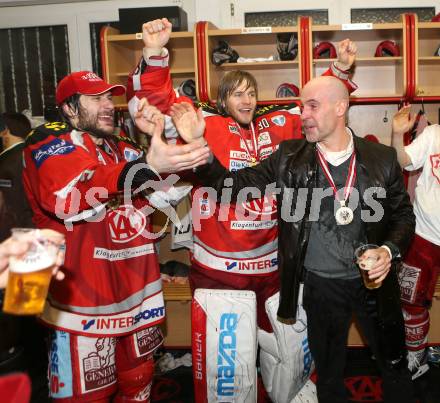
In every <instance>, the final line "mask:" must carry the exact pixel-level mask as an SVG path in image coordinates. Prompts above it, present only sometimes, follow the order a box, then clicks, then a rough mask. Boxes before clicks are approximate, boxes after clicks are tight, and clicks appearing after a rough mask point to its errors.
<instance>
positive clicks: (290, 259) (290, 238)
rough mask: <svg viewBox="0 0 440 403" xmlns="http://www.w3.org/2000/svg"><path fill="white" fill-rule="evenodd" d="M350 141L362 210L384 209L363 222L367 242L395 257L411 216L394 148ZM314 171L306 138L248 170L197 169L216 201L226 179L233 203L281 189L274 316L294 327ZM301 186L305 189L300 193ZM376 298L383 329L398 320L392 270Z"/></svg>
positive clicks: (408, 234)
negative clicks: (254, 191) (251, 190)
mask: <svg viewBox="0 0 440 403" xmlns="http://www.w3.org/2000/svg"><path fill="white" fill-rule="evenodd" d="M353 138H354V147H355V151H356V158H357V168H356V169H357V181H358V188H359V193H360V206H361V209H362V210H363V211H370V212H373V211H374V208H373V209H372V208H371V207H373V206H374V205H375V203H379V204H380V206H382V208H383V211H384V214H383V217H382V218H381V219H380V220H376V221H377V222H366V223H365V225H366V228H365V233H366V235H367V239H368V242H369V243H374V244H378V245H383V244H386V245H388V246H389V247H390V249H391V250H392V253H393V257H398V256H399V255H400V254H402V255H403V254H404V253H405V251H406V249H407V248H408V246H409V244H410V242H411V239H412V236H413V234H414V228H415V216H414V213H413V209H412V205H411V204H410V200H409V197H408V194H407V192H406V190H405V186H404V182H403V176H402V172H401V168H400V166H399V164H398V162H397V155H396V152H395V150H394V149H393V148H392V147H388V146H385V145H382V144H377V143H373V142H369V141H367V140H364V139H362V138H359V137H356V136H353ZM317 168H318V166H317V158H316V145H315V144H312V143H308V142H307V141H306V140H289V141H285V142H282V143H281V144H280V147H279V149H278V150H277V151H276V152H275V153H274V154H272V155H271V156H270V157H269V158H267V159H266V160H264V161H262V162H261V163H260V164H259V165H257V166H255V167H252V168H245V169H242V170H240V171H237V172H228V171H227V170H226V169H225V168H224V167H223V166H222V165H221V164H220V163H219V162H218V161H217V160H216V159H215V158H214V161H213V162H212V163H210V164H207V165H205V166H203V167H201V168H199V169H198V170H197V175H198V176H199V178H200V179H201V181H202V183H204V184H205V185H209V186H212V187H214V188H215V189H216V190H217V192H219V193H218V197H219V198H220V196H221V193H220V192H221V189H222V188H223V187H224V180H225V179H226V178H233V185H232V198H233V199H236V198H237V196H238V193H239V191H240V189H242V188H244V187H256V188H258V189H259V190H260V191H261V192H262V194H264V192H265V189H266V185H268V184H273V183H275V185H276V188H277V189H280V192H279V193H278V194H277V202H278V231H279V234H278V267H279V270H280V278H281V281H280V305H279V309H278V317H279V320H280V321H282V322H285V323H294V322H295V319H296V311H297V306H298V292H299V283H300V279H301V276H302V271H303V262H304V257H305V253H306V249H307V244H308V240H309V235H310V229H311V221H309V220H308V219H306V218H307V217H308V212H309V209H310V203H311V194H312V192H311V190H312V189H313V187H316V183H317V179H318V175H317ZM228 187H229V186H228ZM371 187H381V188H383V189H385V191H386V197H385V198H379V197H377V194H373V196H371V194H370V196H369V192H368V191H367V192H366V193H365V191H366V190H367V189H368V188H371ZM301 188H302V189H307V190H306V191H305V192H304V191H303V192H298V189H301ZM283 199H285V200H284V202H283ZM297 202H298V203H297ZM301 206H305V214H304V217H306V218H304V217H303V218H299V219H298V218H292V219H287V220H286V215H289V214H291V216H293V213H294V212H295V209H297V210H298V207H301ZM376 206H378V205H377V204H376ZM299 212H301V208H299ZM283 217H284V219H283ZM375 295H376V300H377V309H378V316H379V318H380V319H381V322H382V323H384V326H386V324H387V323H396V321H398V322H401V309H400V300H399V289H398V284H397V276H396V273H395V270H391V271H390V273H389V274H388V276H387V277H386V278H385V280H384V282H383V285H382V286H381V287H380V288H378V289H377V293H376V294H375Z"/></svg>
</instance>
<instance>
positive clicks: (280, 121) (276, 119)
mask: <svg viewBox="0 0 440 403" xmlns="http://www.w3.org/2000/svg"><path fill="white" fill-rule="evenodd" d="M270 120H271V121H272V122H273V123H275V124H276V125H277V126H284V125H285V124H286V117H285V116H283V115H276V116H273V117H271V118H270Z"/></svg>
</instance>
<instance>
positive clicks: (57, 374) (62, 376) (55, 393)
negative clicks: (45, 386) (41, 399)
mask: <svg viewBox="0 0 440 403" xmlns="http://www.w3.org/2000/svg"><path fill="white" fill-rule="evenodd" d="M49 359H50V365H49V374H48V375H49V389H50V395H51V397H54V398H63V397H71V396H72V367H71V365H70V364H71V357H70V336H69V334H68V333H67V332H63V331H57V332H56V333H54V336H53V338H52V341H51V346H50V351H49ZM61 361H63V362H64V363H66V365H63V366H61V367H60V365H59V363H60V362H61Z"/></svg>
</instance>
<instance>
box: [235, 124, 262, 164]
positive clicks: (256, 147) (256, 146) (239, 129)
mask: <svg viewBox="0 0 440 403" xmlns="http://www.w3.org/2000/svg"><path fill="white" fill-rule="evenodd" d="M249 125H250V128H251V133H252V143H253V145H254V152H255V154H254V153H252V152H251V149H250V148H249V145H248V143H247V140H246V139H245V138H244V136H243V135H242V133H241V130H242V128H241V127H240V125H239V124H238V123H237V128H238V135H239V136H240V138H241V139H242V140H243V143H244V146H245V148H246V152H247V153H248V154H249V157H250V158H251V161H252V162H253V163H255V162H257V161H258V160H259V158H258V144H257V138H256V136H255V129H254V123H253V122H251V123H250V124H249Z"/></svg>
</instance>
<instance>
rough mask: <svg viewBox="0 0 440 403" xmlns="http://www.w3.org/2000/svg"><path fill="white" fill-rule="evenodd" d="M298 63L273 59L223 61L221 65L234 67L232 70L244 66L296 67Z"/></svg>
mask: <svg viewBox="0 0 440 403" xmlns="http://www.w3.org/2000/svg"><path fill="white" fill-rule="evenodd" d="M297 65H298V62H297V61H295V60H273V61H267V62H249V63H223V64H222V65H221V67H222V68H225V69H232V70H240V68H244V70H248V69H249V70H250V69H267V70H270V69H274V68H276V69H288V68H294V67H296V66H297Z"/></svg>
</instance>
